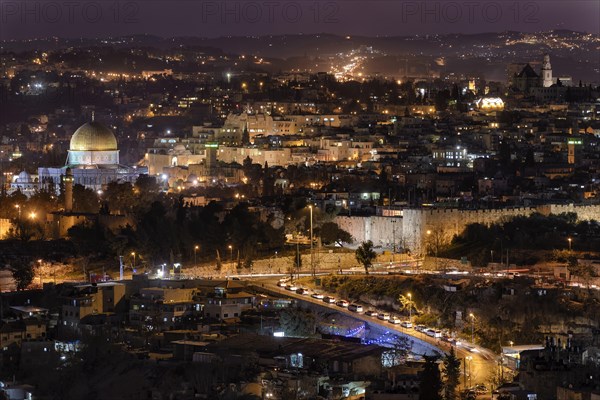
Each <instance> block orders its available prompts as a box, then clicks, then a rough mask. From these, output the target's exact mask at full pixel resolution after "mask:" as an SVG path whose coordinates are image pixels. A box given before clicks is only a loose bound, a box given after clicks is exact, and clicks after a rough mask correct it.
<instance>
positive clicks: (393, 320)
mask: <svg viewBox="0 0 600 400" xmlns="http://www.w3.org/2000/svg"><path fill="white" fill-rule="evenodd" d="M388 322H389V323H390V324H394V325H399V324H400V323H402V320H401V319H400V318H398V317H390V319H389V320H388Z"/></svg>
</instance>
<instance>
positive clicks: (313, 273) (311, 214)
mask: <svg viewBox="0 0 600 400" xmlns="http://www.w3.org/2000/svg"><path fill="white" fill-rule="evenodd" d="M308 208H309V209H310V271H311V273H312V275H313V276H315V264H314V261H315V260H314V254H313V206H312V204H311V205H310V206H308Z"/></svg>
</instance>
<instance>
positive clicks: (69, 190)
mask: <svg viewBox="0 0 600 400" xmlns="http://www.w3.org/2000/svg"><path fill="white" fill-rule="evenodd" d="M64 182H65V212H71V211H73V173H72V171H71V168H67V171H66V175H65V177H64Z"/></svg>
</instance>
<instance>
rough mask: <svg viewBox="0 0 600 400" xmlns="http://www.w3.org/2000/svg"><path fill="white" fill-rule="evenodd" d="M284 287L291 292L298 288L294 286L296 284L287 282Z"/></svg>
mask: <svg viewBox="0 0 600 400" xmlns="http://www.w3.org/2000/svg"><path fill="white" fill-rule="evenodd" d="M285 289H286V290H289V291H291V292H295V291H296V290H298V286H296V285H294V284H293V283H292V284H289V285H285Z"/></svg>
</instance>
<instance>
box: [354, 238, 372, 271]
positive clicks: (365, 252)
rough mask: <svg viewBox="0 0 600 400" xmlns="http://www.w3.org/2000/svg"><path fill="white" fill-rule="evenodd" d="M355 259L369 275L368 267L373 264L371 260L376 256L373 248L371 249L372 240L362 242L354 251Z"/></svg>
mask: <svg viewBox="0 0 600 400" xmlns="http://www.w3.org/2000/svg"><path fill="white" fill-rule="evenodd" d="M354 255H355V257H356V261H358V262H359V263H360V264H362V266H363V267H364V268H365V273H366V274H367V275H369V269H370V268H371V267H372V266H373V260H375V257H377V254H376V253H375V250H373V242H372V241H370V240H367V241H366V242H362V244H361V245H360V246H358V248H357V249H356V252H355V253H354Z"/></svg>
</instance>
